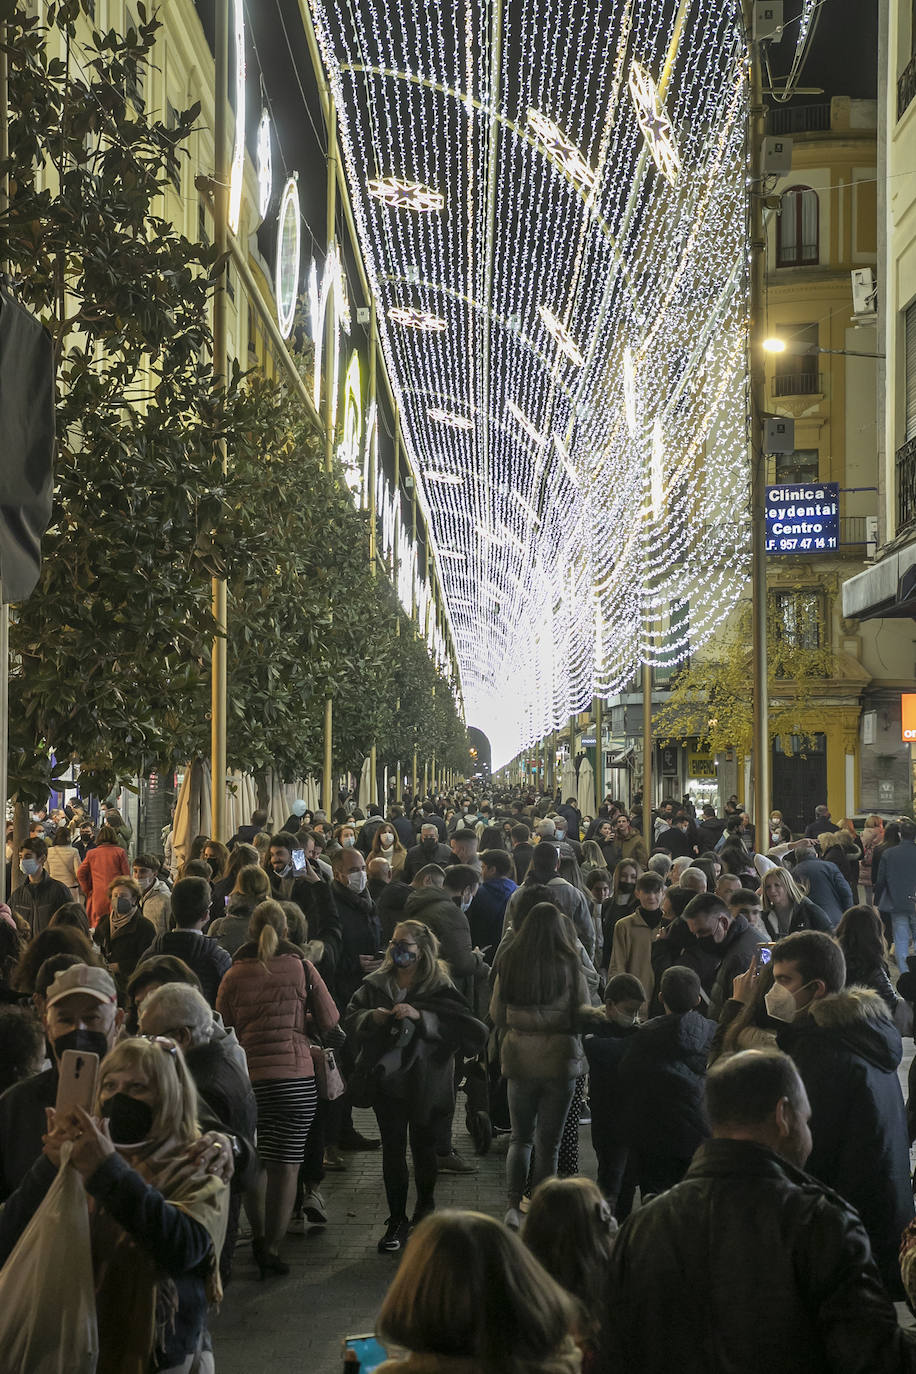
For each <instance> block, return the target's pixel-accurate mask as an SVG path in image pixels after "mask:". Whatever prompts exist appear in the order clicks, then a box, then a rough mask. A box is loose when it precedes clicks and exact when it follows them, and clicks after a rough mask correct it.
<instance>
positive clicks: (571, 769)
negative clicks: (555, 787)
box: [560, 759, 577, 801]
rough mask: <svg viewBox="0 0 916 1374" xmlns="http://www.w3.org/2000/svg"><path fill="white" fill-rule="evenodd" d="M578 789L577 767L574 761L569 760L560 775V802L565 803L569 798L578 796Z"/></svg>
mask: <svg viewBox="0 0 916 1374" xmlns="http://www.w3.org/2000/svg"><path fill="white" fill-rule="evenodd" d="M576 787H577V782H576V765H575V764H574V763H573V761H572V759H567V760H566V762H565V763H564V765H563V771H562V773H561V774H560V794H561V795H560V800H561V801H565V800H566V798H567V797H575V796H576V795H577V792H576Z"/></svg>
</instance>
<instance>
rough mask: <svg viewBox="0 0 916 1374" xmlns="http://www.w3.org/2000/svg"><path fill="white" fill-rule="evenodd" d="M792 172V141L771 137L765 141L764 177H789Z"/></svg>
mask: <svg viewBox="0 0 916 1374" xmlns="http://www.w3.org/2000/svg"><path fill="white" fill-rule="evenodd" d="M791 170H792V140H791V138H782V137H778V136H775V135H772V134H771V135H769V136H768V137H767V138H765V139H764V140H763V175H764V176H765V177H787V176H788V175H789V173H790V172H791Z"/></svg>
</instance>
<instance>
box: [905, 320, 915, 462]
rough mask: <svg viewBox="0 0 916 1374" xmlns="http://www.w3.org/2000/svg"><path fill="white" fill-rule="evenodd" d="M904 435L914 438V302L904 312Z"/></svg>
mask: <svg viewBox="0 0 916 1374" xmlns="http://www.w3.org/2000/svg"><path fill="white" fill-rule="evenodd" d="M905 350H906V354H905V356H906V437H907V439H916V302H914V303H913V305H911V306H910V307H909V309H908V310H907V312H906V339H905Z"/></svg>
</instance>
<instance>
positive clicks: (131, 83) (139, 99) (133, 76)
mask: <svg viewBox="0 0 916 1374" xmlns="http://www.w3.org/2000/svg"><path fill="white" fill-rule="evenodd" d="M124 25H125V29H126V31H127V32H128V33H129V32H130V30H131V29H133V30H134V33H139V31H140V28H139V25H138V23H137V21H136V19H135V18H134V16H133V15H132V14H131V12H130V10H125V11H124ZM127 98H128V100H129V101H131V103H132V104H133V106H134V108H135V109H136V111H137V113H138V114H142V113H143V111H144V109H145V108H146V102H145V101H144V99H143V74H142V70H141V69H140V68H137V67H131V68H130V69H129V70H128V74H127Z"/></svg>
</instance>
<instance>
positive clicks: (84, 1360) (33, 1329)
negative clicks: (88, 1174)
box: [0, 1147, 99, 1374]
mask: <svg viewBox="0 0 916 1374" xmlns="http://www.w3.org/2000/svg"><path fill="white" fill-rule="evenodd" d="M65 1149H66V1152H67V1154H68V1155H69V1148H68V1147H65ZM98 1357H99V1333H98V1323H97V1321H96V1314H95V1283H94V1279H93V1272H92V1246H91V1241H90V1237H89V1207H88V1204H87V1201H86V1190H85V1189H84V1187H83V1181H82V1179H81V1178H80V1176H79V1174H78V1173H77V1172H76V1170H75V1169H74V1168H73V1167H72V1165H70V1164H68V1163H66V1162H65V1163H62V1164H61V1166H60V1169H59V1170H58V1171H57V1178H56V1179H55V1180H54V1182H53V1183H52V1184H51V1187H50V1188H49V1189H48V1192H47V1193H46V1195H45V1197H44V1200H43V1201H42V1203H41V1206H40V1207H39V1208H38V1211H37V1212H36V1213H35V1215H34V1216H33V1217H32V1220H31V1221H30V1222H29V1224H28V1226H27V1227H26V1228H25V1230H24V1231H23V1233H22V1235H21V1236H20V1237H19V1240H18V1241H17V1242H16V1246H15V1248H14V1250H13V1251H12V1253H11V1255H10V1256H9V1258H8V1260H7V1261H6V1263H5V1264H4V1266H3V1268H2V1269H0V1374H95V1367H96V1362H97V1360H98Z"/></svg>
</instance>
